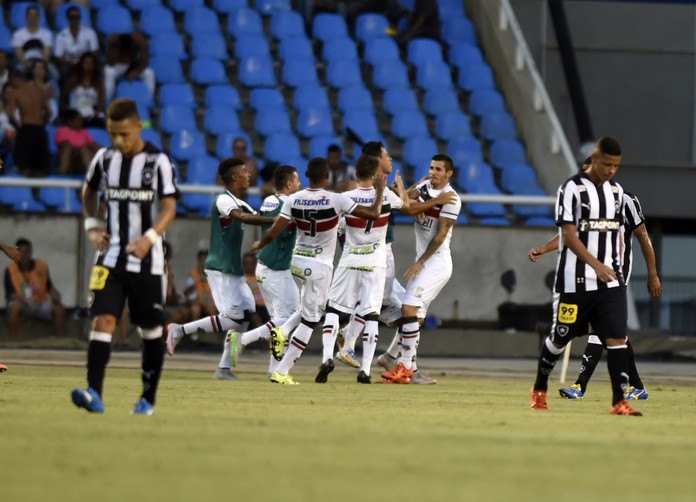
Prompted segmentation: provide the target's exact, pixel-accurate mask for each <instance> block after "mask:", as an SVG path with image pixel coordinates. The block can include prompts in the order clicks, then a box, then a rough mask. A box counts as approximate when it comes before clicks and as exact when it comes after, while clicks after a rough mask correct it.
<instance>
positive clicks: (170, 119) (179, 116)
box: [159, 105, 196, 134]
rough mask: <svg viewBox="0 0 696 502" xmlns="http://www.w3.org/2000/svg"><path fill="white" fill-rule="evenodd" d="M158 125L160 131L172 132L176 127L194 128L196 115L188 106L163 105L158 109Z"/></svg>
mask: <svg viewBox="0 0 696 502" xmlns="http://www.w3.org/2000/svg"><path fill="white" fill-rule="evenodd" d="M159 125H160V129H161V130H162V132H164V133H166V134H172V133H173V132H174V131H176V130H177V129H189V130H193V129H196V117H195V116H194V114H193V109H191V107H189V106H174V105H172V106H163V107H162V108H161V109H160V115H159Z"/></svg>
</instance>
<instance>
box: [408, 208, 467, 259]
mask: <svg viewBox="0 0 696 502" xmlns="http://www.w3.org/2000/svg"><path fill="white" fill-rule="evenodd" d="M456 222H457V220H455V219H452V218H440V219H439V220H438V222H437V233H436V234H435V236H434V237H433V238H432V239H431V240H430V242H429V243H428V247H426V248H425V251H423V254H422V255H421V256H420V257H419V258H418V260H417V261H419V262H421V263H422V264H425V262H426V261H428V259H429V258H430V257H431V256H432V255H434V254H435V252H436V251H437V250H438V249H439V248H440V246H441V245H442V243H443V242H445V239H446V238H447V233H448V232H449V231H450V229H451V228H452V227H453V226H454V224H455V223H456Z"/></svg>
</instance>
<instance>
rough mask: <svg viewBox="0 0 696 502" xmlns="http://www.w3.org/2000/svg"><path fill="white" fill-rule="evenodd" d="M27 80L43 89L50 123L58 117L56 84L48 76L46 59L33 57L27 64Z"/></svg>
mask: <svg viewBox="0 0 696 502" xmlns="http://www.w3.org/2000/svg"><path fill="white" fill-rule="evenodd" d="M27 80H29V82H31V83H33V84H34V85H35V86H37V87H39V88H41V89H43V91H44V93H45V94H46V99H47V100H48V107H49V108H50V109H51V114H50V115H49V117H48V123H49V124H52V123H53V121H54V120H55V119H56V118H58V86H57V85H56V83H55V82H54V81H53V80H51V79H50V78H49V75H48V65H47V64H46V61H42V60H41V59H35V60H34V61H32V62H31V64H30V65H29V72H28V74H27Z"/></svg>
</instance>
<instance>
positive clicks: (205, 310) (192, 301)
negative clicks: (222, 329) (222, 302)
mask: <svg viewBox="0 0 696 502" xmlns="http://www.w3.org/2000/svg"><path fill="white" fill-rule="evenodd" d="M207 257H208V250H207V249H201V250H200V251H198V255H197V259H196V266H195V267H194V268H192V269H191V270H190V271H189V273H188V275H187V276H186V285H185V289H184V296H185V297H186V307H185V308H181V309H178V310H177V311H176V312H174V315H172V317H171V318H170V319H169V321H168V322H172V323H176V324H185V323H187V322H191V321H194V320H196V319H201V318H203V317H206V316H215V315H218V310H217V308H216V307H215V303H214V302H213V297H212V295H211V293H210V285H209V284H208V278H207V276H206V274H205V260H206V258H207Z"/></svg>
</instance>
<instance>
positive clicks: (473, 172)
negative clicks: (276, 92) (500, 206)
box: [457, 160, 497, 193]
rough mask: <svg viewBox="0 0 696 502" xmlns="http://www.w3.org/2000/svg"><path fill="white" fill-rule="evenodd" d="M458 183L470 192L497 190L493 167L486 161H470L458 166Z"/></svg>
mask: <svg viewBox="0 0 696 502" xmlns="http://www.w3.org/2000/svg"><path fill="white" fill-rule="evenodd" d="M457 168H458V175H457V184H458V185H459V187H460V188H462V189H463V190H466V191H467V192H470V193H488V192H489V191H490V190H496V189H497V187H496V185H495V179H494V177H493V169H492V168H491V166H489V165H488V164H486V163H485V162H483V161H481V160H479V161H470V162H467V163H466V164H461V165H458V166H457Z"/></svg>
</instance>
